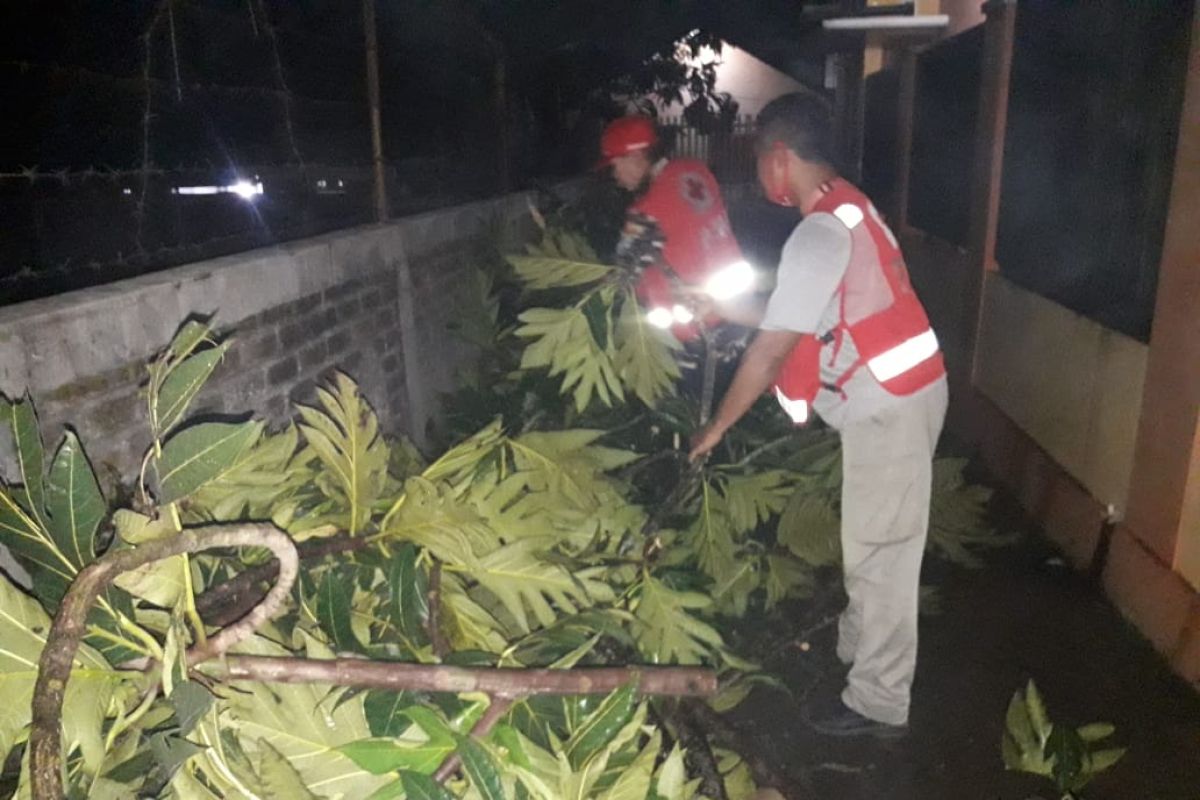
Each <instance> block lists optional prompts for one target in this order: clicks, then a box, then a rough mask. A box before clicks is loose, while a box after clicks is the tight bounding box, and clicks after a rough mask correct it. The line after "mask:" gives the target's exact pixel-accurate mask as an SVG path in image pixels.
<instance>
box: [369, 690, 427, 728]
mask: <svg viewBox="0 0 1200 800" xmlns="http://www.w3.org/2000/svg"><path fill="white" fill-rule="evenodd" d="M416 702H417V698H416V697H415V696H414V695H413V693H412V692H407V691H401V692H389V691H385V690H383V689H372V690H371V691H369V692H367V696H366V698H365V699H364V700H363V711H364V712H365V713H366V715H367V724H368V725H369V726H370V727H371V735H372V736H399V735H401V734H402V733H404V731H406V730H407V729H408V728H409V726H410V725H412V724H413V721H412V717H411V716H410V715H409V714H407V713H406V712H407V711H408V709H410V708H411V707H412V706H413V705H414V704H415V703H416Z"/></svg>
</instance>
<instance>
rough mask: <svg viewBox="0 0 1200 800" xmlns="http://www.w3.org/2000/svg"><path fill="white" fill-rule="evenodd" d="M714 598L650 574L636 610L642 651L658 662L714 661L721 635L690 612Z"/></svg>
mask: <svg viewBox="0 0 1200 800" xmlns="http://www.w3.org/2000/svg"><path fill="white" fill-rule="evenodd" d="M711 605H712V600H711V598H709V597H707V596H705V595H702V594H699V593H697V592H679V591H675V590H674V589H671V588H670V587H669V586H667V585H666V584H664V583H663V582H662V581H660V580H658V579H657V578H654V577H652V576H649V575H647V576H646V577H645V579H644V580H643V582H642V593H641V598H640V599H639V601H638V605H637V609H636V610H635V612H634V613H635V614H636V616H637V619H638V622H639V623H640V625H639V628H638V631H637V634H636V638H637V643H638V647H639V648H641V651H642V653H643V654H644V655H645V656H646V657H647V658H648V659H649V660H650V661H651V662H652V663H655V664H672V663H674V664H700V663H704V662H706V661H712V660H713V658H714V655H715V653H716V652H717V651H718V650H719V649H720V648H721V646H722V641H721V635H720V634H719V633H717V632H716V630H715V629H713V627H712V626H711V625H709V624H708V623H706V622H703V621H701V620H700V619H698V618H697V617H695V616H693V615H692V614H691V613H690V612H692V611H698V610H700V609H705V608H708V607H710V606H711Z"/></svg>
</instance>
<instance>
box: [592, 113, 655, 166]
mask: <svg viewBox="0 0 1200 800" xmlns="http://www.w3.org/2000/svg"><path fill="white" fill-rule="evenodd" d="M657 142H658V132H657V131H656V130H655V129H654V120H652V119H650V118H649V117H644V116H641V115H635V116H628V117H621V118H620V119H615V120H613V121H612V122H610V123H608V126H607V127H605V129H604V135H603V136H601V137H600V154H601V156H602V159H601V161H600V163H599V164H598V165H597V167H606V166H608V165H609V164H611V163H612V160H613V159H614V158H618V157H620V156H627V155H629V154H630V153H636V152H637V151H638V150H647V149H649V148H651V147H653V146H654V145H655V144H656V143H657Z"/></svg>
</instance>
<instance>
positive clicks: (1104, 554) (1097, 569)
mask: <svg viewBox="0 0 1200 800" xmlns="http://www.w3.org/2000/svg"><path fill="white" fill-rule="evenodd" d="M1106 512H1107V513H1106V514H1105V516H1104V521H1103V522H1101V523H1100V533H1099V534H1098V535H1097V537H1096V549H1095V551H1094V552H1093V553H1092V563H1091V565H1090V566H1089V567H1088V571H1087V577H1088V581H1089V582H1091V583H1093V584H1095V585H1097V586H1100V585H1102V584H1103V583H1104V569H1105V567H1107V566H1108V552H1109V550H1110V549H1111V548H1112V537H1113V532H1114V531H1115V530H1116V529H1117V525H1118V524H1120V522H1121V521H1122V519H1124V515H1123V514H1122V513H1121V512H1120V511H1119V510H1118V509H1117V507H1116V506H1115V505H1113V504H1112V503H1109V504H1108V508H1107V509H1106Z"/></svg>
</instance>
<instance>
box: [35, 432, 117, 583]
mask: <svg viewBox="0 0 1200 800" xmlns="http://www.w3.org/2000/svg"><path fill="white" fill-rule="evenodd" d="M46 511H47V512H48V513H49V516H50V519H49V521H48V522H49V528H50V534H51V536H53V538H54V541H55V543H56V544H57V545H58V548H59V550H60V551H61V552H63V553H64V554H66V556H67V558H68V559H69V560H70V561H71V563H72V564H73V565H74V566H75V567H77V568H80V569H81V568H83V567H85V566H87V565H88V564H90V563H92V561H94V560H95V558H96V529H97V528H98V527H100V521H101V520H103V519H104V515H105V514H106V513H107V511H108V507H107V506H106V505H105V503H104V495H102V494H101V493H100V485H99V484H98V483H97V482H96V476H95V474H94V473H93V472H92V467H91V465H90V464H89V463H88V460H87V456H86V455H85V454H84V452H83V445H81V444H80V443H79V439H78V438H77V437H76V436H75V434H74V432H72V431H67V432H66V434H65V435H64V436H63V441H62V444H61V445H59V448H58V453H57V454H55V456H54V462H53V463H52V464H51V465H50V475H49V476H48V478H47V481H46Z"/></svg>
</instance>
